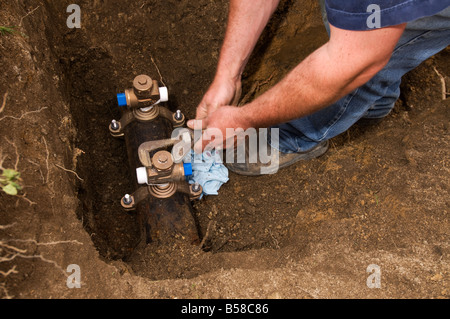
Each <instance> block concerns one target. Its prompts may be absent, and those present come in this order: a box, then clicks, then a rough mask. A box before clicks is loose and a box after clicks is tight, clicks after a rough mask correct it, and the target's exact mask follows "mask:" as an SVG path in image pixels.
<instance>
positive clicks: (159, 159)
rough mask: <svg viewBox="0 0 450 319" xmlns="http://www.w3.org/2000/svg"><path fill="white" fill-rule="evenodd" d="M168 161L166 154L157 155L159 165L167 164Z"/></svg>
mask: <svg viewBox="0 0 450 319" xmlns="http://www.w3.org/2000/svg"><path fill="white" fill-rule="evenodd" d="M168 160H169V158H168V157H167V155H166V154H161V155H159V158H158V162H160V163H161V164H164V163H167V161H168Z"/></svg>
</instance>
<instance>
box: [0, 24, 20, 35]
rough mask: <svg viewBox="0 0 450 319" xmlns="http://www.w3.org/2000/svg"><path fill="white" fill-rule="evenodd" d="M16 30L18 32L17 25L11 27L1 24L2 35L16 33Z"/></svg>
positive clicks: (0, 31) (0, 32)
mask: <svg viewBox="0 0 450 319" xmlns="http://www.w3.org/2000/svg"><path fill="white" fill-rule="evenodd" d="M16 32H17V30H16V27H15V26H11V27H5V26H0V34H1V35H6V34H14V33H16Z"/></svg>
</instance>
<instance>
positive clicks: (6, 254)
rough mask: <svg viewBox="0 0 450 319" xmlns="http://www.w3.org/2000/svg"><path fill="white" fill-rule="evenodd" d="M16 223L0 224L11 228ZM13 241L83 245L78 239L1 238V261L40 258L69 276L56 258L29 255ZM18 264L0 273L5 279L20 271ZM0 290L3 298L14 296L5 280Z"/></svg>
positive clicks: (48, 244) (0, 285)
mask: <svg viewBox="0 0 450 319" xmlns="http://www.w3.org/2000/svg"><path fill="white" fill-rule="evenodd" d="M14 225H15V224H10V225H0V229H7V228H10V227H12V226H14ZM11 242H16V243H31V244H34V245H36V246H53V245H59V244H76V245H83V243H81V242H79V241H77V240H61V241H51V242H44V243H41V242H38V241H37V240H35V239H8V240H0V253H1V256H0V263H6V262H11V261H14V260H15V259H16V258H23V259H39V260H41V261H43V262H45V263H49V264H52V265H53V266H55V267H56V268H57V269H58V270H59V271H61V273H63V274H64V276H65V277H66V278H67V277H68V274H67V273H66V271H65V270H64V269H63V268H62V267H61V266H60V265H59V264H58V263H57V262H56V261H54V260H51V259H48V258H46V257H44V256H42V254H38V255H36V254H33V255H29V254H27V253H28V251H27V250H26V249H23V248H18V247H16V246H13V245H11V244H10V243H11ZM16 267H17V266H16V265H13V266H12V267H11V268H10V269H8V270H6V271H0V275H1V276H3V277H4V278H5V279H6V277H8V276H10V275H13V274H17V273H19V272H18V271H17V270H16ZM0 291H3V298H6V299H11V298H13V297H14V296H10V295H9V293H8V290H7V288H6V282H3V283H1V284H0ZM0 295H1V294H0Z"/></svg>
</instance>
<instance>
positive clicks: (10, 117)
mask: <svg viewBox="0 0 450 319" xmlns="http://www.w3.org/2000/svg"><path fill="white" fill-rule="evenodd" d="M45 109H47V107H46V106H44V107H41V108H40V109H38V110H34V111H29V112H25V113H23V114H22V115H21V116H20V117H16V116H12V115H6V116H3V117H1V118H0V122H1V121H3V120H6V119H13V120H17V121H20V120H22V119H23V118H24V117H26V116H28V115H30V114H34V113H39V112H41V111H43V110H45Z"/></svg>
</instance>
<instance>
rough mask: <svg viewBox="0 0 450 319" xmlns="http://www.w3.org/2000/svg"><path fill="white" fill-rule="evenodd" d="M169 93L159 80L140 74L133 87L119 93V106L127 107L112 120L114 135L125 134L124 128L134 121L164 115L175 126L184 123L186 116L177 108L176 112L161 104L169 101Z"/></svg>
mask: <svg viewBox="0 0 450 319" xmlns="http://www.w3.org/2000/svg"><path fill="white" fill-rule="evenodd" d="M168 100H169V93H168V91H167V88H166V87H159V85H158V81H156V80H152V79H151V78H150V77H149V76H148V75H144V74H141V75H138V76H137V77H135V78H134V80H133V87H132V88H129V89H125V92H124V93H119V94H117V102H118V104H119V106H121V107H125V106H126V108H125V109H124V112H123V115H122V118H121V119H120V120H118V121H117V120H112V122H111V124H110V125H109V131H110V133H111V135H112V136H114V137H121V136H123V135H124V128H125V127H126V126H127V125H128V124H129V123H131V122H132V121H140V122H147V121H152V120H154V119H156V118H157V117H159V116H162V117H164V118H166V119H167V120H169V121H170V122H171V123H172V126H173V127H181V126H183V125H184V122H185V119H186V118H185V116H184V114H183V113H182V112H181V111H180V110H177V111H176V112H175V113H173V112H171V111H170V110H169V109H167V108H165V107H163V106H160V105H159V103H161V102H167V101H168Z"/></svg>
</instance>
